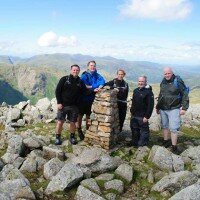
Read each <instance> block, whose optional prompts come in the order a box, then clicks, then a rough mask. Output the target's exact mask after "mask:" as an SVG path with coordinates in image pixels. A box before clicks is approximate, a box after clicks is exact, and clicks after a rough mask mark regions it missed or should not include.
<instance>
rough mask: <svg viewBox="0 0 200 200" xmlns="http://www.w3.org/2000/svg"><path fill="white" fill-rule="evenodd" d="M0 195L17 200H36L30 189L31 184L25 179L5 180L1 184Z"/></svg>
mask: <svg viewBox="0 0 200 200" xmlns="http://www.w3.org/2000/svg"><path fill="white" fill-rule="evenodd" d="M0 194H4V195H6V196H9V198H10V199H11V200H15V199H20V198H21V199H30V200H31V199H36V198H35V195H34V193H33V192H32V190H31V188H30V183H29V182H27V181H26V180H24V179H15V180H5V181H3V182H1V183H0Z"/></svg>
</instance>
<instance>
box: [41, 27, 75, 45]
mask: <svg viewBox="0 0 200 200" xmlns="http://www.w3.org/2000/svg"><path fill="white" fill-rule="evenodd" d="M76 44H77V39H76V37H75V36H73V35H72V36H69V37H66V36H58V35H57V34H56V33H54V32H52V31H49V32H46V33H44V34H42V35H41V36H40V38H39V39H38V45H39V46H42V47H56V46H76Z"/></svg>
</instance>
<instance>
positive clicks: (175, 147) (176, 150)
mask: <svg viewBox="0 0 200 200" xmlns="http://www.w3.org/2000/svg"><path fill="white" fill-rule="evenodd" d="M172 153H174V154H178V153H179V151H178V148H177V146H176V145H172Z"/></svg>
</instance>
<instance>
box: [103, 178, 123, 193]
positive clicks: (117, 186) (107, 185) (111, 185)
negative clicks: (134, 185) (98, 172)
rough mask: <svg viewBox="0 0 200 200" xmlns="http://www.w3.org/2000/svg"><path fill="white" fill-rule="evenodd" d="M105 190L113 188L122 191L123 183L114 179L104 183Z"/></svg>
mask: <svg viewBox="0 0 200 200" xmlns="http://www.w3.org/2000/svg"><path fill="white" fill-rule="evenodd" d="M104 187H105V189H106V190H114V191H116V192H118V193H119V194H121V193H123V192H124V183H123V182H122V181H121V180H118V179H114V180H112V181H108V182H106V183H105V184H104Z"/></svg>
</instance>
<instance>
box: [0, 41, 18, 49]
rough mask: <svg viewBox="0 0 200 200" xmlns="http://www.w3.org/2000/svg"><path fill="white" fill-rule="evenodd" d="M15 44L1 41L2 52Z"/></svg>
mask: <svg viewBox="0 0 200 200" xmlns="http://www.w3.org/2000/svg"><path fill="white" fill-rule="evenodd" d="M14 44H15V43H14V42H13V41H0V50H7V49H9V48H10V47H12V46H13V45H14Z"/></svg>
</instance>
